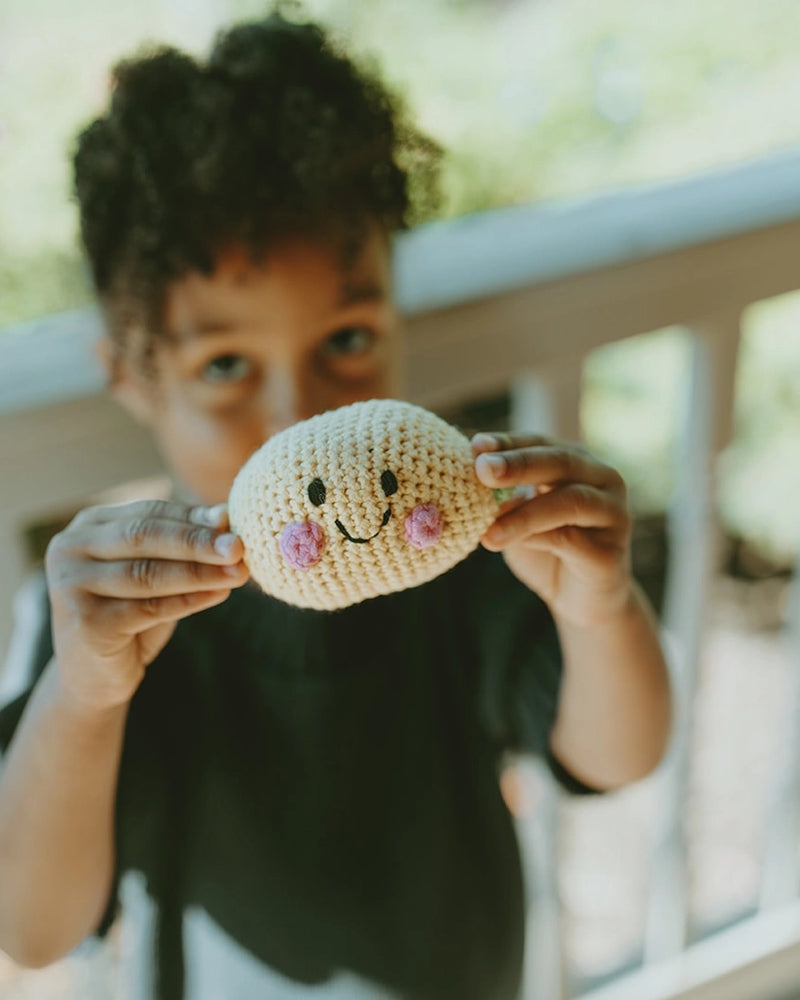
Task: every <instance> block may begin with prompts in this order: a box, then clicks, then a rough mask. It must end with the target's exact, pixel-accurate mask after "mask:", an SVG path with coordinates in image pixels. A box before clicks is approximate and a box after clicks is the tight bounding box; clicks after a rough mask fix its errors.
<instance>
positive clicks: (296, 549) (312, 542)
mask: <svg viewBox="0 0 800 1000" xmlns="http://www.w3.org/2000/svg"><path fill="white" fill-rule="evenodd" d="M278 545H279V547H280V550H281V555H282V556H283V558H284V560H285V561H286V562H287V563H288V564H289V565H290V566H291V567H292V568H293V569H311V567H312V566H316V564H317V563H318V562H319V561H320V559H321V558H322V553H323V552H324V551H325V532H324V531H323V530H322V528H321V527H320V526H319V525H318V524H315V523H314V521H293V522H292V523H291V524H287V525H286V527H285V528H284V529H283V531H282V532H281V537H280V540H279V542H278Z"/></svg>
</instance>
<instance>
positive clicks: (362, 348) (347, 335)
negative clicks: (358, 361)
mask: <svg viewBox="0 0 800 1000" xmlns="http://www.w3.org/2000/svg"><path fill="white" fill-rule="evenodd" d="M374 342H375V334H374V333H373V332H372V330H370V329H368V328H367V327H365V326H348V327H345V328H344V329H343V330H337V331H336V333H334V334H333V335H332V336H330V337H328V339H327V340H326V341H325V344H324V346H323V348H322V350H323V353H324V354H326V355H328V356H338V357H347V356H353V355H357V354H365V353H366V352H367V351H368V350H369V349H370V348H371V347H372V345H373V343H374Z"/></svg>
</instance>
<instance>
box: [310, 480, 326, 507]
mask: <svg viewBox="0 0 800 1000" xmlns="http://www.w3.org/2000/svg"><path fill="white" fill-rule="evenodd" d="M308 499H309V500H310V501H311V502H312V503H313V504H314V506H315V507H319V505H320V504H323V503H325V483H323V481H322V480H321V479H315V480H314V481H313V483H309V484H308Z"/></svg>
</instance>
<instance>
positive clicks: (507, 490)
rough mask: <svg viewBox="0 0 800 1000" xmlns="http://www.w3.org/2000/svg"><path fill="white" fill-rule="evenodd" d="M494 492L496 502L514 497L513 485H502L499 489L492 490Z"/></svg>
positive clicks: (503, 501)
mask: <svg viewBox="0 0 800 1000" xmlns="http://www.w3.org/2000/svg"><path fill="white" fill-rule="evenodd" d="M492 492H493V493H494V498H495V500H496V501H497V502H498V503H505V502H506V500H512V499H513V498H514V487H513V486H504V487H502V489H499V490H492Z"/></svg>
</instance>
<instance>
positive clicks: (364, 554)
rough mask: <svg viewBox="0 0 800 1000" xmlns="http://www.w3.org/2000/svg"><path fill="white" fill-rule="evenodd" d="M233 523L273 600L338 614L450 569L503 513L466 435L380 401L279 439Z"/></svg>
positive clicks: (249, 471) (241, 482)
mask: <svg viewBox="0 0 800 1000" xmlns="http://www.w3.org/2000/svg"><path fill="white" fill-rule="evenodd" d="M228 511H229V515H230V523H231V528H232V530H234V531H235V532H236V533H237V534H238V535H239V536H240V537H241V539H242V541H243V542H244V546H245V562H246V563H247V566H248V568H249V570H250V574H251V576H252V577H253V579H254V580H255V581H256V582H257V583H258V584H259V585H260V586H261V588H262V589H263V590H264V591H265V592H266V593H268V594H271V595H272V596H273V597H277V598H279V599H280V600H283V601H286V602H287V603H289V604H295V605H298V606H300V607H304V608H318V609H321V610H322V609H326V610H334V609H336V608H343V607H347V606H348V605H350V604H357V603H358V602H359V601H363V600H365V599H366V598H370V597H377V596H378V595H379V594H389V593H391V592H393V591H396V590H404V589H405V588H407V587H415V586H417V585H419V584H421V583H424V582H425V581H427V580H431V579H433V578H434V577H435V576H438V575H439V574H440V573H443V572H444V571H445V570H447V569H450V568H451V567H452V566H454V565H455V564H456V563H457V562H460V560H462V559H463V558H465V557H466V556H467V555H468V554H469V553H470V552H471V551H472V550H473V549H474V548H476V546H477V545H478V541H479V539H480V537H481V535H483V533H484V532H485V531H486V529H487V528H488V527H489V525H490V524H491V523H492V522H493V521H494V519H495V518H496V517H497V515H498V511H499V502H498V499H497V498H496V497H495V494H494V491H493V490H491V489H490V488H488V487H487V486H484V485H483V484H482V483H481V482H480V481H479V480H478V479H477V477H476V475H475V469H474V456H473V455H472V451H471V449H470V444H469V441H468V440H467V438H466V437H465V436H464V435H463V434H462V433H461V432H460V431H458V430H456V428H454V427H452V426H451V425H450V424H448V423H446V422H445V421H444V420H442V419H441V418H440V417H437V416H436V415H435V414H433V413H430V412H429V411H428V410H425V409H422V408H421V407H419V406H414V405H412V404H411V403H404V402H399V401H397V400H393V399H373V400H369V401H367V402H361V403H353V404H351V405H350V406H344V407H342V408H340V409H338V410H331V411H329V412H327V413H322V414H320V415H319V416H315V417H311V419H309V420H304V421H302V422H301V423H298V424H295V425H294V426H292V427H289V428H288V429H287V430H284V431H281V432H280V433H279V434H276V435H274V437H272V438H270V439H269V440H268V441H267V443H266V444H265V445H263V447H261V448H260V449H259V450H258V451H257V452H255V453H254V454H253V455H252V456H251V457H250V458H249V459H248V461H247V462H246V463H245V465H244V466H243V467H242V469H241V470H240V471H239V473H238V475H237V476H236V479H235V481H234V483H233V486H232V488H231V493H230V497H229V500H228Z"/></svg>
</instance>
